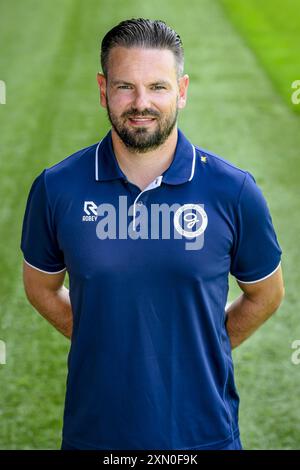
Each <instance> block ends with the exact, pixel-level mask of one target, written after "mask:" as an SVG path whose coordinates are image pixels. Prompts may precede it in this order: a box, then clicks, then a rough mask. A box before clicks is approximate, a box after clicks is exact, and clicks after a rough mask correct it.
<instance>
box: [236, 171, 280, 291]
mask: <svg viewBox="0 0 300 470" xmlns="http://www.w3.org/2000/svg"><path fill="white" fill-rule="evenodd" d="M281 254H282V251H281V248H280V246H279V243H278V240H277V236H276V233H275V230H274V227H273V223H272V218H271V214H270V211H269V208H268V205H267V202H266V200H265V198H264V196H263V194H262V191H261V190H260V188H259V187H258V186H257V184H256V182H255V179H254V177H253V176H252V175H251V174H250V173H248V172H247V173H246V177H245V180H244V184H243V187H242V190H241V193H240V198H239V201H238V206H237V214H236V227H235V242H234V247H233V251H232V258H231V268H230V273H231V274H232V275H233V276H235V277H236V279H237V280H238V281H240V282H245V283H248V282H256V281H260V280H263V279H264V278H266V277H268V276H270V275H271V274H272V273H273V272H274V271H275V270H276V269H277V268H278V267H279V265H280V261H281Z"/></svg>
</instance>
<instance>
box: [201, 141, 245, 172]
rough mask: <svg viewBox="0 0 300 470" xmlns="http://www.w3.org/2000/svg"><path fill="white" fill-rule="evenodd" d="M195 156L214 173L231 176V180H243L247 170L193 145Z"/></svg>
mask: <svg viewBox="0 0 300 470" xmlns="http://www.w3.org/2000/svg"><path fill="white" fill-rule="evenodd" d="M195 148H196V150H197V154H198V155H199V158H200V161H201V162H202V163H204V164H208V166H209V167H210V168H211V169H212V171H214V172H216V173H221V174H224V175H227V176H232V177H233V178H238V179H244V178H245V176H246V174H247V173H248V171H247V170H245V169H243V168H240V167H239V166H237V165H235V164H234V163H232V162H231V161H229V160H227V159H226V158H224V157H223V156H221V155H218V154H216V153H213V152H211V151H210V150H207V149H204V148H203V147H199V146H197V145H195Z"/></svg>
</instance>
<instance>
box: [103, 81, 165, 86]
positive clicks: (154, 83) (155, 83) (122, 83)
mask: <svg viewBox="0 0 300 470" xmlns="http://www.w3.org/2000/svg"><path fill="white" fill-rule="evenodd" d="M111 84H112V85H113V86H115V85H130V86H134V83H130V82H126V81H125V80H112V81H111ZM149 85H150V86H153V85H164V86H170V83H169V82H167V81H166V80H157V81H156V82H152V83H149Z"/></svg>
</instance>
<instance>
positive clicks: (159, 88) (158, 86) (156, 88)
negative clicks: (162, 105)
mask: <svg viewBox="0 0 300 470" xmlns="http://www.w3.org/2000/svg"><path fill="white" fill-rule="evenodd" d="M153 88H154V89H155V90H163V89H165V88H166V87H164V86H163V85H154V87H153Z"/></svg>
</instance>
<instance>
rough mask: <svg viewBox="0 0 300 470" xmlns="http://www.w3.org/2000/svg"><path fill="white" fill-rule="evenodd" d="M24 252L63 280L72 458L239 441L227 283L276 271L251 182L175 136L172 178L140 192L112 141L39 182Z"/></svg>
mask: <svg viewBox="0 0 300 470" xmlns="http://www.w3.org/2000/svg"><path fill="white" fill-rule="evenodd" d="M21 249H22V251H23V254H24V259H25V261H26V262H27V263H28V264H30V265H31V266H33V267H34V268H36V269H38V270H40V271H45V272H47V273H57V272H61V271H64V270H66V271H67V272H68V275H69V281H70V300H71V305H72V311H73V317H74V321H73V323H74V326H73V334H72V338H71V347H70V351H69V355H68V377H67V390H66V399H65V410H64V426H63V440H64V442H65V444H66V445H70V446H74V447H76V448H81V449H111V450H114V449H120V450H124V449H145V450H148V449H222V448H225V447H226V446H228V445H230V443H232V442H233V441H234V439H236V438H237V437H238V436H239V426H238V408H239V396H238V393H237V390H236V386H235V382H234V368H233V362H232V357H231V347H230V341H229V337H228V334H227V331H226V326H225V305H226V300H227V293H228V275H229V273H231V275H233V276H235V277H236V278H237V279H238V280H239V281H240V282H246V283H248V282H249V283H251V282H255V281H259V280H262V279H264V278H266V277H267V276H269V275H271V274H272V273H273V272H274V271H275V270H276V269H277V268H278V266H279V264H280V257H281V249H280V246H279V244H278V241H277V238H276V234H275V231H274V228H273V224H272V219H271V216H270V213H269V209H268V206H267V203H266V201H265V199H264V196H263V195H262V192H261V190H260V189H259V187H258V186H257V185H256V182H255V180H254V178H253V176H252V175H251V174H250V173H249V172H247V171H243V170H241V169H239V168H237V167H235V166H234V165H232V164H231V163H229V162H227V161H226V160H224V159H223V158H221V157H219V156H217V155H215V154H213V153H211V152H208V151H206V150H204V149H201V148H199V147H197V146H194V145H193V144H192V143H191V142H189V140H188V139H187V138H186V137H185V136H184V134H183V133H182V131H180V130H179V129H178V140H177V146H176V151H175V154H174V158H173V161H172V163H171V165H170V166H169V168H168V169H167V170H166V171H165V172H164V173H163V174H162V175H159V176H158V177H157V178H156V179H155V180H154V181H153V182H151V184H149V185H148V187H147V188H145V189H144V190H143V191H142V190H141V189H140V188H138V187H137V186H136V185H135V184H133V183H132V182H130V181H128V180H127V178H126V176H125V175H124V173H123V172H122V171H121V169H120V167H119V165H118V162H117V159H116V157H115V155H114V151H113V146H112V139H111V131H109V132H108V133H107V134H106V136H105V137H104V138H103V139H102V140H101V141H100V142H99V143H97V144H94V145H91V146H90V147H87V148H84V149H83V150H80V151H78V152H76V153H75V154H73V155H71V156H69V157H68V158H65V159H64V160H62V161H61V162H59V163H58V164H56V165H54V166H52V167H51V168H47V169H44V170H43V171H42V172H41V173H40V174H39V175H38V176H37V177H36V179H35V180H34V182H33V184H32V187H31V190H30V193H29V196H28V200H27V206H26V211H25V216H24V221H23V229H22V241H21Z"/></svg>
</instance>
